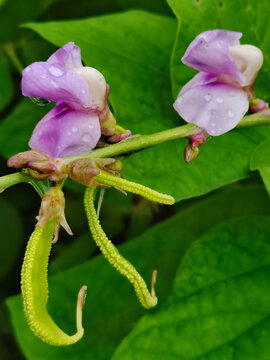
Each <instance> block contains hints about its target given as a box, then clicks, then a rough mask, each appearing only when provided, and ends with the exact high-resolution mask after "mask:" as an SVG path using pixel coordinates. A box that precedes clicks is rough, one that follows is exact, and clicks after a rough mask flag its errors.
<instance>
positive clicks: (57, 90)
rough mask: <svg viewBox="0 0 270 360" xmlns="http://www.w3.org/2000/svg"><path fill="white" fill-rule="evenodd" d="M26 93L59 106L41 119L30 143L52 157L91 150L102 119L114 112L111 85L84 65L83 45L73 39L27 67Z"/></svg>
mask: <svg viewBox="0 0 270 360" xmlns="http://www.w3.org/2000/svg"><path fill="white" fill-rule="evenodd" d="M22 92H23V95H25V96H29V97H39V98H46V99H48V100H49V101H54V102H56V106H55V107H54V108H53V109H52V110H51V111H49V112H48V114H46V115H45V117H44V118H43V119H42V120H40V121H39V123H38V124H37V126H36V127H35V129H34V132H33V134H32V137H31V139H30V141H29V146H30V148H31V149H33V150H38V151H42V152H44V153H47V154H49V155H50V156H52V157H64V156H69V155H76V154H80V153H84V152H88V151H90V150H91V149H93V148H94V147H95V146H96V144H97V142H98V140H99V138H100V136H101V126H100V120H104V119H105V118H107V117H108V116H111V114H110V111H109V107H108V103H107V97H108V93H109V87H108V85H107V84H106V81H105V79H104V76H103V75H102V74H101V73H100V72H99V71H98V70H96V69H94V68H91V67H86V66H83V65H82V61H81V53H80V48H79V47H77V46H76V45H75V44H74V43H73V42H69V43H67V44H66V45H64V46H63V47H62V48H60V49H58V50H57V51H56V52H55V53H54V54H52V55H51V56H50V57H49V59H48V60H47V61H40V62H35V63H33V64H31V65H29V66H28V67H26V68H25V69H24V70H23V76H22Z"/></svg>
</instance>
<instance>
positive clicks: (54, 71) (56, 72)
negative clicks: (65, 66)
mask: <svg viewBox="0 0 270 360" xmlns="http://www.w3.org/2000/svg"><path fill="white" fill-rule="evenodd" d="M49 72H50V73H51V74H52V75H53V76H56V77H59V76H62V75H63V74H64V71H63V70H61V69H59V68H57V67H56V66H50V67H49Z"/></svg>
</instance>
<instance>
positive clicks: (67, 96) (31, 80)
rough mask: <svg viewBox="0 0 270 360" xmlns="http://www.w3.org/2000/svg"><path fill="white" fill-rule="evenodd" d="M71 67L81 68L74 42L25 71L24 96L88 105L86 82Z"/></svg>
mask: <svg viewBox="0 0 270 360" xmlns="http://www.w3.org/2000/svg"><path fill="white" fill-rule="evenodd" d="M72 66H77V67H79V66H82V64H81V56H80V50H79V48H78V47H77V46H75V45H74V44H73V43H68V44H66V45H65V46H63V47H62V48H60V49H59V50H57V51H56V52H55V53H54V54H53V55H52V56H51V57H50V58H49V59H48V61H40V62H35V63H33V64H31V65H29V66H27V67H26V68H25V69H24V70H23V73H22V93H23V95H24V96H29V97H41V98H45V99H48V100H49V101H55V102H75V103H77V104H80V105H82V106H89V88H88V85H87V82H86V81H85V80H84V79H83V78H82V77H81V76H79V75H78V74H77V73H76V72H75V71H72V70H70V68H71V67H72Z"/></svg>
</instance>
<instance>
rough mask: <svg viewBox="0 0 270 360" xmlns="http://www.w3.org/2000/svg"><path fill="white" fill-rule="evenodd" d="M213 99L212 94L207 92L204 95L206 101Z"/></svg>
mask: <svg viewBox="0 0 270 360" xmlns="http://www.w3.org/2000/svg"><path fill="white" fill-rule="evenodd" d="M211 99H212V96H211V94H209V93H207V94H206V95H205V96H204V100H205V101H210V100H211Z"/></svg>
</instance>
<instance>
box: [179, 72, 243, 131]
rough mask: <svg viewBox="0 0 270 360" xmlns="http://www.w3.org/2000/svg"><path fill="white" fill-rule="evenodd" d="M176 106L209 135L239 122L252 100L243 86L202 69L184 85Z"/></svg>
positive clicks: (184, 116) (232, 126)
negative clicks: (219, 79)
mask: <svg viewBox="0 0 270 360" xmlns="http://www.w3.org/2000/svg"><path fill="white" fill-rule="evenodd" d="M173 106H174V108H175V110H176V111H177V112H178V114H179V115H180V116H181V117H182V118H183V119H184V120H185V121H187V122H188V123H193V124H196V125H197V126H199V127H200V128H202V129H204V130H205V131H206V132H207V133H208V134H210V135H221V134H223V133H225V132H227V131H229V130H231V129H233V128H234V127H235V126H236V125H237V124H238V123H239V121H240V120H241V119H242V118H243V116H244V114H245V113H246V112H247V110H248V107H249V101H248V95H247V93H246V92H245V91H243V90H242V89H241V88H239V87H236V86H234V85H232V84H229V83H225V82H221V81H218V80H216V78H215V76H212V79H211V77H210V76H209V74H204V73H199V74H197V75H196V76H195V77H194V78H193V79H192V80H191V81H190V82H189V83H188V84H187V85H186V86H185V87H184V88H183V89H182V91H181V92H180V93H179V95H178V97H177V99H176V101H175V103H174V105H173Z"/></svg>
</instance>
